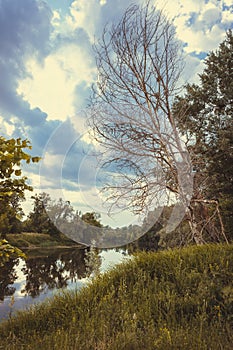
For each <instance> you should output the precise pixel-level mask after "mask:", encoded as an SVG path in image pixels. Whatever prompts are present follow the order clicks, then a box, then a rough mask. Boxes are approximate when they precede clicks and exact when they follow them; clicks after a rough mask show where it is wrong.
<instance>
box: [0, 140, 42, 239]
mask: <svg viewBox="0 0 233 350" xmlns="http://www.w3.org/2000/svg"><path fill="white" fill-rule="evenodd" d="M24 149H31V145H30V142H29V141H28V140H21V138H18V139H14V138H11V139H6V138H4V137H3V136H0V227H1V229H0V230H1V231H0V233H1V235H2V236H3V237H4V236H5V234H6V233H8V232H12V231H17V229H18V227H17V224H19V219H21V218H22V214H23V211H22V208H21V205H20V202H21V201H23V200H24V199H25V191H26V190H29V191H31V190H32V187H31V186H30V185H28V184H27V177H25V176H22V169H21V165H22V162H23V161H25V162H26V163H30V162H38V161H39V159H40V158H39V157H32V156H31V155H30V154H29V153H26V152H25V151H24Z"/></svg>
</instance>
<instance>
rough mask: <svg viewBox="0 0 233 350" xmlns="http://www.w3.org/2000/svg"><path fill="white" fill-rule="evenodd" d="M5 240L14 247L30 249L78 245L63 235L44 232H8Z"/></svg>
mask: <svg viewBox="0 0 233 350" xmlns="http://www.w3.org/2000/svg"><path fill="white" fill-rule="evenodd" d="M6 239H7V241H8V242H9V243H10V244H11V245H12V246H14V247H17V248H20V249H25V248H26V249H32V248H38V247H40V248H54V247H62V246H67V247H74V246H80V247H81V245H79V244H78V243H76V242H74V241H72V240H71V239H69V238H68V237H66V236H65V235H62V234H61V235H60V236H54V237H53V236H50V235H48V234H45V233H34V232H23V233H15V234H12V233H11V234H8V235H7V237H6Z"/></svg>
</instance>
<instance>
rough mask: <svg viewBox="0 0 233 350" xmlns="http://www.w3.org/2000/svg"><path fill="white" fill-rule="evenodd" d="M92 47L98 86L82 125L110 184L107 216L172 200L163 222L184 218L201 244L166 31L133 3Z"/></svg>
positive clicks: (175, 47) (177, 63) (176, 61)
mask: <svg viewBox="0 0 233 350" xmlns="http://www.w3.org/2000/svg"><path fill="white" fill-rule="evenodd" d="M94 49H95V54H96V62H97V69H98V82H97V85H96V87H95V88H94V95H93V100H92V109H91V117H90V120H89V123H90V126H91V129H92V131H93V135H94V138H95V140H96V141H97V142H98V144H99V145H100V147H101V152H102V165H103V166H104V167H110V168H111V172H110V174H111V177H112V180H114V181H112V183H107V184H106V185H105V187H104V189H103V190H104V191H105V192H106V196H107V198H108V200H109V201H110V203H111V207H110V210H111V209H112V207H113V206H127V207H128V208H131V209H132V210H133V211H134V212H135V213H142V212H145V211H148V210H150V209H151V208H155V207H156V206H159V205H161V203H162V202H163V204H164V203H165V200H166V202H167V203H168V202H169V200H170V201H171V200H173V201H175V203H176V206H175V209H174V211H173V214H172V216H171V218H170V223H173V221H174V222H177V224H178V223H179V222H180V221H181V219H182V218H183V216H184V214H185V215H186V217H187V219H188V221H189V225H190V228H191V237H192V239H193V240H194V241H195V242H196V243H198V244H201V243H203V238H202V234H201V232H200V230H198V226H197V224H196V221H195V216H194V213H193V210H192V207H191V206H190V200H191V198H192V193H193V192H192V189H193V172H192V166H191V162H190V157H189V153H188V151H187V150H186V147H185V142H184V141H182V138H181V137H180V134H179V130H178V129H177V126H176V122H175V119H174V116H173V114H172V110H171V106H172V101H173V97H174V95H175V94H177V92H178V91H177V82H178V80H179V77H180V74H181V72H182V68H183V61H182V52H181V46H180V43H179V42H178V41H177V40H176V39H175V29H174V27H173V25H172V24H171V23H170V22H169V21H168V19H167V18H166V17H165V15H164V14H163V12H162V11H158V10H157V9H156V8H155V7H153V6H152V5H151V3H150V1H149V2H147V3H146V5H144V6H136V5H133V6H130V7H129V8H128V9H127V10H126V12H125V14H124V15H123V17H122V19H121V20H120V21H119V23H118V24H116V25H112V26H111V27H110V28H109V27H106V28H105V30H104V32H103V36H102V38H101V40H100V41H99V42H98V43H97V44H96V45H95V47H94Z"/></svg>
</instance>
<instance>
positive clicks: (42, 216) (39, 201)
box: [24, 192, 59, 235]
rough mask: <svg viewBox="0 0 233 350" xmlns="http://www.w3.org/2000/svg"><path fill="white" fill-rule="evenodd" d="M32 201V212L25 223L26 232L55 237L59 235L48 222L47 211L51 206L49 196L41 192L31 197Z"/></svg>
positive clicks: (52, 224) (50, 222) (49, 221)
mask: <svg viewBox="0 0 233 350" xmlns="http://www.w3.org/2000/svg"><path fill="white" fill-rule="evenodd" d="M31 198H32V199H34V205H33V210H32V211H31V212H30V213H29V214H28V217H27V220H26V222H25V224H24V225H25V229H26V230H27V231H32V232H37V233H47V234H50V235H56V234H58V233H59V231H58V229H57V228H56V226H55V225H54V223H53V222H52V221H51V220H50V217H49V215H48V212H47V209H46V208H48V207H50V208H51V206H52V199H51V197H50V196H49V194H47V193H45V192H43V193H40V194H36V195H35V196H32V197H31Z"/></svg>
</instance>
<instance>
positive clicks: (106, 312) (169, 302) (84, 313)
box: [0, 244, 233, 350]
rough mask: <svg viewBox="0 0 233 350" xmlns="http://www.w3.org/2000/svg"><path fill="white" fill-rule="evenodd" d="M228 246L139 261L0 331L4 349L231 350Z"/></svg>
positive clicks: (232, 248) (232, 292)
mask: <svg viewBox="0 0 233 350" xmlns="http://www.w3.org/2000/svg"><path fill="white" fill-rule="evenodd" d="M232 281H233V245H223V244H218V245H205V246H199V247H198V246H192V247H188V248H185V249H181V250H174V251H166V252H160V253H140V254H139V255H136V257H135V258H134V259H132V260H130V261H128V262H125V263H123V264H121V265H119V266H117V267H115V268H114V269H112V270H111V271H109V272H107V273H106V274H104V275H100V276H98V278H96V279H94V280H93V281H92V283H91V284H90V285H88V286H87V287H84V288H82V289H81V290H80V291H73V292H66V293H62V294H59V295H57V296H55V297H54V298H53V299H52V300H48V301H47V302H45V303H43V304H41V305H37V306H35V307H33V308H31V310H29V311H27V312H20V313H19V314H18V316H16V318H12V319H11V321H10V322H6V323H3V324H1V325H0V334H1V336H0V340H1V346H3V347H4V349H6V350H8V349H18V348H20V347H21V346H23V348H24V349H45V348H47V349H55V350H56V349H61V348H62V349H65V350H66V349H67V350H68V349H76V348H77V349H79V348H80V349H84V350H85V349H87V350H89V349H103V350H105V349H106V350H107V349H116V350H117V349H119V350H120V349H122V350H123V349H124V350H125V349H148V350H150V349H151V350H152V349H161V350H162V349H168V350H170V349H177V344H179V347H178V348H180V349H184V350H190V349H206V350H207V349H219V350H220V349H226V350H228V349H229V350H230V349H231V348H232V341H233V338H232V332H231V329H232V325H233V319H232V313H233V285H232Z"/></svg>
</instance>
